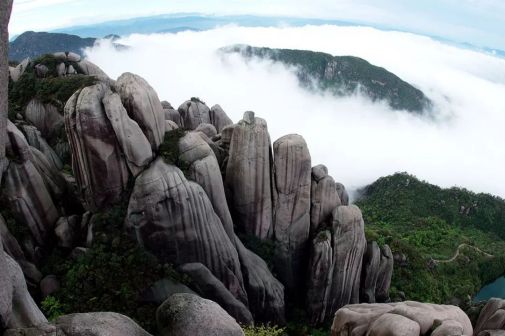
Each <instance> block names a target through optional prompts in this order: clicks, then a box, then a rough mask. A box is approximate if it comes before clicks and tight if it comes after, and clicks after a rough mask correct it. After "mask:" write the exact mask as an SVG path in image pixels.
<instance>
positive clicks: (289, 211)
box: [273, 134, 311, 297]
mask: <svg viewBox="0 0 505 336" xmlns="http://www.w3.org/2000/svg"><path fill="white" fill-rule="evenodd" d="M310 177H311V159H310V153H309V149H308V147H307V144H306V143H305V140H304V139H303V138H302V137H301V136H299V135H296V134H291V135H287V136H284V137H282V138H280V139H279V140H277V141H275V142H274V226H273V228H274V229H273V232H274V239H275V241H276V245H275V246H276V248H275V269H276V272H277V275H278V277H279V279H280V280H281V281H282V283H283V284H284V286H285V288H286V290H287V291H288V292H289V294H290V295H292V296H293V297H295V296H300V294H301V293H302V292H303V291H304V288H303V287H304V284H305V279H304V278H303V277H302V276H300V275H301V274H305V273H306V266H307V259H308V258H307V252H308V251H307V247H308V246H307V242H308V239H309V234H310V187H311V179H310ZM302 297H303V296H302Z"/></svg>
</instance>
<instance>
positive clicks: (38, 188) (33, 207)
mask: <svg viewBox="0 0 505 336" xmlns="http://www.w3.org/2000/svg"><path fill="white" fill-rule="evenodd" d="M7 134H8V137H9V139H10V142H9V147H8V149H7V152H8V153H10V154H9V155H10V157H13V158H15V161H11V162H10V164H9V167H8V169H7V171H6V173H5V176H4V187H3V190H2V193H3V195H4V196H5V197H6V199H7V201H8V202H9V205H10V208H11V211H12V212H13V213H14V215H15V216H16V218H18V219H19V221H20V222H22V223H25V224H26V225H27V226H28V228H29V229H30V232H31V234H32V237H33V238H34V239H35V241H36V242H37V244H38V245H39V246H42V247H43V246H46V245H47V243H48V240H49V237H50V236H51V234H52V231H53V226H54V223H55V222H56V220H57V219H58V211H57V210H56V207H55V205H54V203H53V200H52V199H51V195H50V193H49V191H48V189H47V188H46V185H45V184H44V180H43V178H42V177H41V175H40V174H39V172H38V171H37V169H36V168H35V166H34V165H33V163H32V162H31V161H30V159H32V156H31V152H30V148H29V146H28V143H27V142H26V139H25V138H24V136H23V134H22V133H21V132H20V131H19V130H18V129H17V128H16V126H14V124H12V123H11V122H10V121H9V122H8V124H7Z"/></svg>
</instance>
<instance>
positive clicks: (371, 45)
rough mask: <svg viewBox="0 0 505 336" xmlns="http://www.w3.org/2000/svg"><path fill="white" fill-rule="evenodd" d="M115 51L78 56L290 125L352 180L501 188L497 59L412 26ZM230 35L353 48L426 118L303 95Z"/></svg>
mask: <svg viewBox="0 0 505 336" xmlns="http://www.w3.org/2000/svg"><path fill="white" fill-rule="evenodd" d="M117 42H118V43H121V44H125V45H128V46H130V48H129V49H128V50H125V51H117V50H115V49H114V48H113V47H112V46H111V45H110V43H109V42H102V43H100V44H98V45H96V46H95V47H93V48H91V49H88V50H87V51H86V57H87V58H88V59H89V60H90V61H92V62H94V63H96V64H97V65H98V66H100V67H101V68H102V69H103V70H104V71H105V72H107V74H108V75H109V76H110V77H111V78H117V77H118V76H119V75H121V74H122V73H123V72H133V73H136V74H139V75H141V76H142V77H144V78H145V79H146V80H147V81H148V82H149V83H150V84H151V85H152V86H153V87H154V88H155V90H156V91H157V92H158V95H159V97H160V100H167V101H169V102H170V103H171V104H172V105H173V106H174V107H176V108H177V107H178V106H179V105H180V104H181V103H183V102H184V101H185V100H187V99H189V98H190V97H199V98H201V99H202V100H203V101H205V102H206V103H207V105H208V106H209V107H210V106H212V105H214V104H220V105H221V106H222V107H223V109H224V110H225V111H226V112H227V114H228V115H229V116H230V117H231V118H232V119H233V120H234V121H235V122H237V121H238V120H240V119H241V118H242V115H243V113H244V111H248V110H252V111H255V112H256V115H257V116H259V117H262V118H264V119H266V121H267V122H268V127H269V132H270V135H271V138H272V141H275V140H276V139H278V138H279V137H281V136H283V135H286V134H291V133H298V134H301V135H302V136H303V137H304V138H305V140H306V141H307V144H308V146H309V150H310V153H311V156H312V163H313V165H316V164H320V163H323V164H325V165H326V166H327V167H328V168H329V172H330V174H331V175H332V176H333V177H334V178H335V180H337V181H340V182H342V183H344V184H345V185H346V187H347V188H348V189H349V190H351V191H355V190H356V189H358V188H360V187H362V186H365V185H367V184H369V183H372V182H373V181H375V180H376V179H377V178H379V177H381V176H385V175H389V174H393V173H395V172H400V171H406V172H409V173H411V174H414V175H416V176H417V177H418V178H421V179H424V180H426V181H428V182H430V183H434V184H437V185H439V186H442V187H451V186H459V187H465V188H468V189H470V190H472V191H475V192H487V193H491V194H495V195H499V196H501V197H505V131H504V129H505V60H504V59H501V58H497V57H493V56H491V55H487V54H483V53H479V52H476V51H472V50H467V49H459V48H457V47H454V46H450V45H446V44H443V43H441V42H437V41H435V40H432V39H430V38H427V37H423V36H418V35H414V34H408V33H401V32H392V31H380V30H376V29H372V28H365V27H337V26H307V27H299V28H292V27H284V28H282V27H281V28H243V27H236V26H226V27H221V28H218V29H214V30H210V31H204V32H182V33H178V34H155V35H132V36H129V37H126V38H123V39H121V40H119V41H117ZM232 44H248V45H252V46H257V47H270V48H291V49H306V50H313V51H322V52H327V53H330V54H332V55H352V56H358V57H362V58H364V59H366V60H367V61H369V62H370V63H372V64H374V65H378V66H381V67H384V68H386V69H387V70H389V71H391V72H393V73H395V74H396V75H398V76H399V77H401V78H402V79H403V80H405V81H407V82H409V83H411V84H413V85H414V86H416V87H418V88H419V89H421V90H423V92H424V93H425V94H426V95H427V96H428V97H429V98H430V99H431V100H432V101H433V102H434V104H435V111H434V117H433V118H428V117H419V116H415V115H412V114H410V113H408V112H405V111H393V110H391V109H390V108H389V107H388V105H387V104H386V103H385V102H376V103H373V102H371V101H370V100H369V99H368V98H367V97H364V96H361V95H360V94H359V93H356V94H355V95H353V96H350V97H344V98H336V97H333V96H332V95H329V94H327V93H325V92H317V93H311V92H308V91H306V90H304V89H303V88H301V87H300V86H299V84H298V80H297V78H296V75H295V73H294V70H293V69H292V68H288V67H285V66H283V65H280V64H276V63H272V62H270V61H265V60H258V59H253V60H250V61H246V60H244V59H243V58H241V57H240V56H239V55H236V54H232V55H223V54H222V53H219V52H218V51H217V50H218V49H219V48H221V47H224V46H228V45H232Z"/></svg>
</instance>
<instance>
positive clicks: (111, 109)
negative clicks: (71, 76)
mask: <svg viewBox="0 0 505 336" xmlns="http://www.w3.org/2000/svg"><path fill="white" fill-rule="evenodd" d="M102 102H103V105H104V108H105V114H106V115H107V118H108V119H109V121H110V124H111V125H112V128H113V129H114V133H115V134H116V138H117V140H118V142H119V146H120V147H121V149H122V151H123V154H124V155H125V158H126V163H127V164H128V167H129V168H130V171H131V173H132V174H133V176H137V175H138V174H139V173H140V172H141V171H142V170H143V168H144V167H145V166H146V165H147V164H148V163H149V162H150V161H151V160H152V158H153V152H152V150H151V145H150V144H149V141H148V140H147V138H146V137H145V136H144V133H142V130H141V129H140V127H139V125H138V124H137V123H136V122H135V121H133V120H132V119H130V117H129V116H128V113H127V112H126V109H125V108H124V107H123V105H122V103H121V97H120V96H119V95H118V94H117V93H113V92H112V91H110V90H109V91H107V92H106V93H105V96H104V98H103V100H102Z"/></svg>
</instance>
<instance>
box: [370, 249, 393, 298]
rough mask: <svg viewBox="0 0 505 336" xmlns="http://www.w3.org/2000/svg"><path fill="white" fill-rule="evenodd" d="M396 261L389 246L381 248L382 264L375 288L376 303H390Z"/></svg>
mask: <svg viewBox="0 0 505 336" xmlns="http://www.w3.org/2000/svg"><path fill="white" fill-rule="evenodd" d="M393 267H394V259H393V252H391V248H390V247H389V246H388V245H384V246H382V247H381V262H380V266H379V276H378V277H377V285H376V286H375V301H376V302H380V303H383V302H389V287H390V286H391V278H392V276H393Z"/></svg>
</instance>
